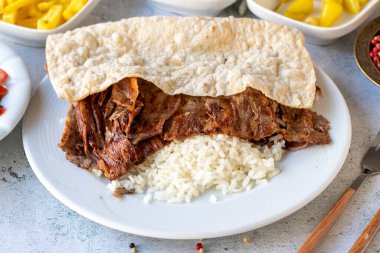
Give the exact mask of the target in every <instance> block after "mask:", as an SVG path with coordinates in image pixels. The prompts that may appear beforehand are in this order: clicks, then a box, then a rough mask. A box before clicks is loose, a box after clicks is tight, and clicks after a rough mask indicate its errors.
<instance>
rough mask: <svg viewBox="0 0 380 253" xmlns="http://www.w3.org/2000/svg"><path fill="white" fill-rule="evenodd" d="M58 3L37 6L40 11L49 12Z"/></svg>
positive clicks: (50, 2) (49, 2) (52, 2)
mask: <svg viewBox="0 0 380 253" xmlns="http://www.w3.org/2000/svg"><path fill="white" fill-rule="evenodd" d="M56 2H57V1H55V0H53V1H43V2H41V3H38V4H37V8H38V9H39V10H40V11H43V12H45V11H48V10H49V9H50V8H51V7H52V6H53V5H54V4H56Z"/></svg>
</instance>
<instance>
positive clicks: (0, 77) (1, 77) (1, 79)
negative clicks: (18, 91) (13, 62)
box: [0, 69, 8, 85]
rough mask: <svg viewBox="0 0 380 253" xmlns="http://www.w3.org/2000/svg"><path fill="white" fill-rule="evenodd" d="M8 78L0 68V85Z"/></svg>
mask: <svg viewBox="0 0 380 253" xmlns="http://www.w3.org/2000/svg"><path fill="white" fill-rule="evenodd" d="M7 79H8V74H7V72H5V71H4V70H2V69H0V85H3V84H5V82H6V81H7Z"/></svg>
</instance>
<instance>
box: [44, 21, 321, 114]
mask: <svg viewBox="0 0 380 253" xmlns="http://www.w3.org/2000/svg"><path fill="white" fill-rule="evenodd" d="M46 60H47V66H48V71H49V77H50V80H51V82H52V84H53V87H54V89H55V91H56V93H57V96H58V97H60V98H63V99H66V100H67V101H69V102H75V101H79V100H81V99H83V98H85V97H87V96H89V95H91V94H94V93H97V92H100V91H103V90H105V89H107V88H108V87H109V86H110V85H112V84H114V83H116V82H118V81H119V80H121V79H123V78H126V77H139V78H143V79H145V80H148V81H150V82H152V83H154V84H155V85H156V86H158V87H159V88H161V89H162V90H163V91H164V92H165V93H167V94H170V95H173V94H179V93H183V94H187V95H192V96H220V95H233V94H236V93H239V92H242V91H244V90H245V89H246V88H247V87H252V88H255V89H257V90H260V91H261V92H263V93H264V94H265V95H266V96H267V97H269V98H271V99H274V100H276V101H277V102H279V103H281V104H283V105H287V106H290V107H295V108H310V107H312V105H313V102H314V98H315V91H316V86H315V81H316V77H315V72H314V68H313V63H312V60H311V57H310V55H309V53H308V52H307V50H306V49H305V47H304V37H303V35H302V34H301V33H300V32H299V31H298V30H296V29H293V28H290V27H287V26H283V25H277V24H272V23H268V22H265V21H260V20H256V19H249V18H234V17H228V18H214V17H212V18H211V17H161V16H155V17H137V18H130V19H124V20H121V21H118V22H113V23H102V24H97V25H92V26H88V27H83V28H79V29H75V30H73V31H68V32H66V33H61V34H55V35H50V36H49V37H48V39H47V42H46Z"/></svg>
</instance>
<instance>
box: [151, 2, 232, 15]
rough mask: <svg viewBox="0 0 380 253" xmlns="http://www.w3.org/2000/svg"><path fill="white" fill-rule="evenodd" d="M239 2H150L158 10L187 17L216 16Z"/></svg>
mask: <svg viewBox="0 0 380 253" xmlns="http://www.w3.org/2000/svg"><path fill="white" fill-rule="evenodd" d="M236 1H237V0H187V1H182V0H149V2H150V3H151V4H152V5H153V6H154V7H156V8H158V9H162V10H165V11H169V12H172V13H175V14H180V15H185V16H194V15H199V16H215V15H217V14H218V13H220V12H221V11H222V10H223V9H224V8H226V7H228V6H230V5H231V4H233V3H235V2H236Z"/></svg>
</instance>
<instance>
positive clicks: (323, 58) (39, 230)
mask: <svg viewBox="0 0 380 253" xmlns="http://www.w3.org/2000/svg"><path fill="white" fill-rule="evenodd" d="M236 9H237V6H236V5H235V6H232V7H230V8H228V9H227V10H226V11H225V12H224V13H223V14H222V15H237V12H236ZM155 14H162V13H161V12H158V11H156V10H154V9H152V8H150V7H149V6H148V5H147V4H146V3H145V2H144V1H141V0H129V1H125V0H107V1H102V2H101V3H100V4H99V6H98V7H97V8H96V9H95V10H94V12H93V13H92V14H91V15H90V16H89V17H88V18H86V19H85V20H84V21H83V22H82V25H88V24H93V23H97V22H103V21H108V20H118V19H121V18H124V17H131V16H137V15H145V16H148V15H155ZM379 14H380V10H379V11H377V13H376V15H379ZM247 16H251V15H250V14H247ZM357 32H358V30H356V31H354V32H353V33H351V34H350V35H348V36H345V37H343V38H342V39H340V40H339V41H337V42H336V43H334V44H332V45H329V46H326V47H319V46H314V45H307V48H308V49H309V51H310V53H311V55H312V57H313V59H314V61H315V63H316V64H317V65H318V66H320V67H321V68H322V69H324V70H325V71H326V73H327V74H328V75H330V77H331V78H332V79H333V80H334V81H335V82H336V84H337V86H338V87H339V89H340V90H341V92H342V93H343V96H344V97H345V99H346V101H347V104H348V107H349V110H350V113H351V117H352V127H353V135H352V144H351V148H350V152H349V155H348V157H347V160H346V162H345V164H344V166H343V168H342V170H341V172H340V173H339V174H338V176H337V177H336V178H335V180H334V181H333V183H332V184H331V185H330V186H329V187H328V188H327V189H326V190H325V191H324V192H323V193H322V194H321V195H320V196H318V197H317V198H316V199H315V200H313V201H312V202H311V203H309V204H308V205H306V206H305V207H304V208H302V209H300V210H299V211H297V212H295V213H294V214H292V215H290V216H288V217H287V218H285V219H283V220H281V221H279V222H276V223H274V224H272V225H269V226H266V227H263V228H260V229H257V230H255V231H251V232H247V233H244V234H239V235H234V236H228V237H223V238H217V239H207V240H204V241H203V244H204V247H205V249H206V252H265V253H267V252H295V251H296V249H297V248H298V247H299V246H300V245H301V244H302V242H303V241H304V240H305V239H306V237H307V236H308V234H309V233H310V232H311V231H312V229H313V228H314V227H315V226H316V225H317V224H318V222H319V221H320V220H321V219H322V218H323V216H324V215H325V214H326V212H327V211H328V210H329V209H330V208H331V206H332V205H333V204H334V202H335V201H336V200H337V199H338V198H339V196H340V195H341V194H342V192H343V191H344V190H345V189H346V187H348V186H349V185H350V184H351V182H352V181H353V180H354V178H355V177H356V176H357V175H359V173H360V160H361V158H362V156H363V154H364V153H365V151H366V149H367V147H368V145H369V143H370V142H371V140H372V139H373V138H374V136H375V135H376V133H377V131H378V130H379V129H380V88H378V87H376V86H375V85H373V84H372V83H371V82H370V81H368V80H367V79H366V78H365V77H364V76H363V75H362V74H361V72H360V70H359V69H358V67H357V66H356V64H355V60H354V57H353V45H354V39H355V35H356V33H357ZM1 42H2V43H5V44H8V45H9V46H10V47H12V48H13V49H14V50H15V51H16V52H17V53H18V54H19V55H20V56H21V57H22V58H23V59H24V60H25V62H26V64H27V66H28V70H29V73H30V77H31V80H32V83H33V84H34V85H35V84H38V83H39V81H40V79H41V78H42V77H43V76H44V69H43V66H44V63H45V62H44V51H43V49H38V48H30V47H25V46H20V45H17V44H13V43H10V42H7V41H1ZM0 179H1V180H0V192H1V194H0V203H1V205H0V214H1V216H2V218H1V219H0V238H1V241H0V252H129V248H128V245H129V243H131V242H134V243H135V244H136V245H137V246H138V251H139V252H165V253H168V252H189V253H190V252H196V250H195V248H194V245H195V241H193V240H163V239H155V238H147V237H141V236H135V235H132V234H127V233H123V232H119V231H116V230H113V229H110V228H107V227H104V226H102V225H98V224H96V223H95V222H92V221H90V220H88V219H86V218H84V217H82V216H80V215H78V214H77V213H75V212H74V211H72V210H71V209H69V208H67V207H66V206H64V205H63V204H62V203H60V202H59V201H58V200H57V199H55V198H54V197H53V196H52V195H51V194H50V193H49V192H48V191H47V190H46V189H45V188H44V187H43V186H42V184H41V183H40V182H39V181H38V179H37V178H36V176H35V175H34V173H33V171H32V169H31V168H30V165H29V163H28V161H27V159H26V157H25V153H24V150H23V145H22V137H21V123H20V124H19V125H18V126H17V127H16V129H15V130H14V131H13V132H12V133H11V134H10V135H8V137H6V138H5V139H3V140H2V141H1V142H0ZM379 208H380V176H375V177H372V178H370V179H369V180H368V181H366V182H365V183H364V184H363V185H362V186H361V188H360V189H359V190H358V192H357V193H356V195H355V197H354V199H353V201H352V202H351V203H350V204H349V205H348V207H347V209H346V210H345V211H344V213H343V215H342V216H341V218H340V219H339V220H338V222H337V223H336V225H335V226H334V227H333V228H332V230H331V231H330V232H329V234H328V235H327V237H326V239H325V240H324V241H323V243H322V244H321V245H320V247H319V248H318V250H317V252H346V251H347V250H348V249H349V248H350V247H351V246H352V244H353V243H354V242H355V240H356V239H357V238H358V236H359V235H360V234H361V232H362V231H363V229H364V228H365V226H366V225H367V224H368V222H369V221H370V219H371V218H372V217H373V215H374V214H375V213H376V212H377V210H378V209H379ZM244 236H249V237H250V239H251V242H250V243H249V244H243V237H244ZM367 252H380V233H379V234H378V235H377V236H376V237H375V239H374V241H373V242H372V244H371V245H370V247H369V248H368V250H367Z"/></svg>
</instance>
